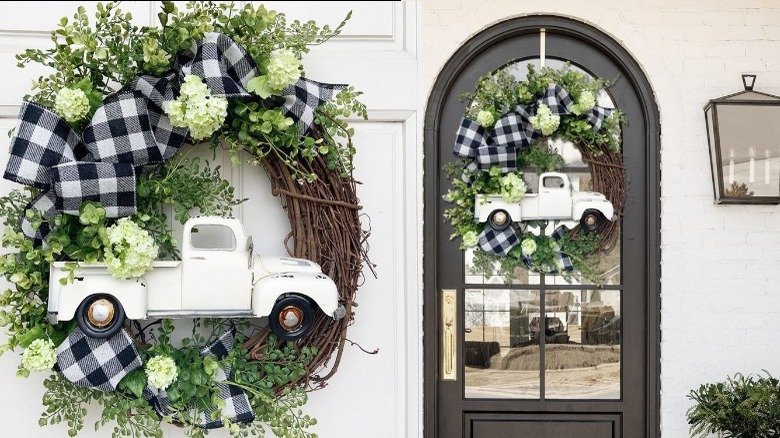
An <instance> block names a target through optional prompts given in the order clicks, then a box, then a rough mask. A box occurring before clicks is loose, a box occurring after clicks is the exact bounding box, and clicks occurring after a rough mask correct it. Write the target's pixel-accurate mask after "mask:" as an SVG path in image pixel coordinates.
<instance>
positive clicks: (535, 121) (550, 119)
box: [529, 104, 561, 136]
mask: <svg viewBox="0 0 780 438" xmlns="http://www.w3.org/2000/svg"><path fill="white" fill-rule="evenodd" d="M529 120H530V122H531V125H533V127H534V129H539V130H541V131H542V135H545V136H546V135H550V134H552V133H553V132H555V130H556V129H558V125H560V123H561V116H559V115H558V114H553V113H552V111H551V110H550V107H549V106H547V105H545V104H541V105H539V108H538V109H537V110H536V115H535V116H533V117H531V118H530V119H529Z"/></svg>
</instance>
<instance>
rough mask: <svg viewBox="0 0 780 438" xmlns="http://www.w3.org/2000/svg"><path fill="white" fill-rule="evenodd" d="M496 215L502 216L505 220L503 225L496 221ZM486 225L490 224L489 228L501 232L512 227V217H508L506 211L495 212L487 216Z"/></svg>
mask: <svg viewBox="0 0 780 438" xmlns="http://www.w3.org/2000/svg"><path fill="white" fill-rule="evenodd" d="M498 214H503V215H504V217H505V218H506V219H505V220H504V222H503V223H500V221H499V222H497V221H496V215H498ZM488 224H490V227H491V228H493V229H494V230H496V231H503V230H506V229H507V228H509V226H510V225H512V217H511V216H509V213H508V212H507V211H506V210H496V211H494V212H492V213H490V216H488Z"/></svg>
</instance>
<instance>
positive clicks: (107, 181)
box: [3, 32, 345, 243]
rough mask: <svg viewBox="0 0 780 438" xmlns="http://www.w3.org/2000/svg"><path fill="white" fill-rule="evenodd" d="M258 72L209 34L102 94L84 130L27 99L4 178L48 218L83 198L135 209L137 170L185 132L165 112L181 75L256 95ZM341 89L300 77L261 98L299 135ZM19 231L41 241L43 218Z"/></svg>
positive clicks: (116, 213)
mask: <svg viewBox="0 0 780 438" xmlns="http://www.w3.org/2000/svg"><path fill="white" fill-rule="evenodd" d="M259 74H260V71H259V70H258V68H257V65H256V64H255V62H254V61H253V60H252V57H251V56H250V55H249V53H248V52H247V51H246V50H245V49H244V48H243V47H241V46H240V45H239V44H237V43H236V42H235V41H233V40H232V39H231V38H230V37H229V36H227V35H224V34H220V33H213V32H212V33H207V34H206V35H205V36H204V38H203V39H201V40H200V41H198V42H196V43H194V44H193V46H192V47H191V48H190V49H187V50H184V51H182V52H181V53H179V54H177V56H176V57H175V58H174V63H173V69H172V70H171V71H169V72H168V73H167V74H165V75H163V76H159V77H158V76H151V75H144V74H139V75H138V76H136V77H135V78H134V79H133V81H131V83H130V84H128V85H127V86H126V87H125V88H123V89H122V90H120V91H119V92H117V93H115V94H112V95H109V96H107V97H106V98H105V99H104V100H103V103H102V104H101V105H100V107H98V108H97V110H96V111H95V113H94V115H93V116H92V118H91V120H89V121H88V123H87V125H86V127H85V128H84V130H83V132H82V133H81V135H79V133H77V132H76V131H75V130H74V129H73V128H72V127H71V125H70V124H69V123H68V122H67V121H65V120H64V119H63V118H62V117H60V116H59V115H58V114H56V113H55V112H53V111H51V110H49V109H47V108H44V107H43V106H41V105H38V104H36V103H33V102H24V103H23V104H22V106H21V109H20V112H19V116H18V123H17V126H16V129H15V130H14V133H13V136H12V138H11V147H10V158H9V160H8V165H7V167H6V170H5V173H4V175H3V177H4V178H5V179H8V180H10V181H14V182H17V183H20V184H24V185H28V186H32V187H35V188H37V189H39V190H40V194H39V195H38V196H37V197H36V198H35V199H33V201H32V202H31V203H30V205H28V206H27V208H28V209H31V210H33V211H34V212H40V213H41V214H42V215H43V216H45V217H52V216H54V215H55V214H56V212H62V213H65V214H73V215H77V214H78V210H79V207H80V206H81V204H82V203H84V202H85V201H97V202H100V203H101V204H102V205H103V207H104V208H105V209H106V216H107V217H109V218H117V217H123V216H129V215H132V214H134V213H135V212H136V199H135V196H136V192H135V188H136V174H137V172H147V171H150V170H152V169H154V168H155V167H156V166H157V165H159V164H161V163H164V162H166V161H167V160H169V159H170V158H171V157H173V155H174V154H175V153H176V151H177V150H178V149H179V148H180V147H181V145H182V144H183V143H184V141H185V139H186V137H187V130H186V129H185V128H180V127H175V126H173V125H172V124H171V121H170V119H169V118H168V116H167V115H166V114H165V112H164V111H163V104H164V103H165V102H168V101H172V100H174V99H176V96H177V95H178V92H179V88H180V84H181V82H182V81H183V79H184V77H185V76H187V75H197V76H199V77H201V78H203V80H204V81H205V82H206V84H207V85H208V87H209V89H210V90H211V92H212V94H213V95H214V96H219V97H231V98H253V96H251V95H250V93H249V92H248V91H247V84H248V82H249V80H251V79H252V78H254V77H256V76H258V75H259ZM344 87H345V86H344V85H334V84H324V83H320V82H316V81H312V80H310V79H306V78H303V77H301V78H299V80H298V81H297V82H296V83H294V84H292V85H290V86H288V87H286V88H285V89H284V90H283V91H282V96H280V97H279V99H278V101H274V100H264V101H263V103H264V104H265V105H266V106H274V105H279V106H280V107H281V108H282V109H283V111H284V112H285V114H286V116H288V117H291V118H292V119H293V120H294V122H295V123H296V124H297V126H298V128H299V129H298V131H299V134H300V135H303V134H305V133H306V132H307V131H308V130H309V129H311V127H312V125H313V123H314V113H315V111H316V110H317V108H318V107H319V106H320V105H322V104H323V103H324V102H325V101H327V100H329V99H331V98H332V97H333V95H334V94H335V93H337V92H338V91H339V90H341V89H342V88H344ZM22 231H23V232H24V234H25V235H26V236H27V237H28V238H30V239H32V240H34V241H35V242H36V243H41V242H42V241H43V239H44V238H45V237H46V235H47V234H48V232H49V229H48V225H46V224H45V223H44V224H43V225H42V226H40V227H38V228H35V227H33V224H32V220H31V219H29V218H26V217H25V219H23V221H22Z"/></svg>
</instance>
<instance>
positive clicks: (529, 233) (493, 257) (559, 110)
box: [444, 64, 626, 284]
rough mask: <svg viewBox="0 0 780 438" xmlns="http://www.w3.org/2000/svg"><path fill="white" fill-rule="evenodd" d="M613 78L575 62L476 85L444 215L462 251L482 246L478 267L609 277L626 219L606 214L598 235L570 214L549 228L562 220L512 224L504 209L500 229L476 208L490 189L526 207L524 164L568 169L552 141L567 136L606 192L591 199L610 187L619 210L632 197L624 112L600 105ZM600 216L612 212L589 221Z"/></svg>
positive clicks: (609, 196) (450, 170) (499, 74)
mask: <svg viewBox="0 0 780 438" xmlns="http://www.w3.org/2000/svg"><path fill="white" fill-rule="evenodd" d="M609 85H610V84H609V83H608V82H607V81H605V80H603V79H600V78H592V77H590V76H589V75H587V74H585V73H584V72H582V71H579V70H577V69H574V68H572V67H571V65H569V64H566V65H564V66H563V67H562V68H559V69H553V68H550V67H543V68H542V69H541V70H536V69H535V68H534V67H533V65H531V64H529V66H528V74H527V77H526V78H525V80H519V79H517V78H516V77H515V75H514V74H513V73H512V72H511V71H510V70H509V69H501V70H498V71H496V72H495V73H492V74H489V75H486V76H484V77H482V78H480V79H479V81H478V83H477V86H476V91H475V92H473V93H466V94H464V95H463V96H462V97H463V99H465V100H468V101H469V105H468V107H467V110H466V114H465V115H464V117H463V118H462V120H461V124H460V128H459V130H458V133H457V139H456V142H455V148H454V152H455V155H457V156H459V157H462V159H459V160H456V161H454V162H452V163H450V164H449V165H447V166H446V167H445V174H446V175H447V177H448V178H450V179H451V182H452V188H451V189H450V190H449V191H448V193H447V194H446V195H444V199H445V200H446V201H449V202H450V203H451V204H452V206H451V207H450V208H449V209H447V210H446V211H445V213H444V217H445V219H447V220H448V221H449V222H450V223H451V224H452V227H453V229H454V230H455V232H454V233H453V234H452V238H456V237H460V238H461V248H462V249H473V251H474V262H473V263H474V268H475V269H476V270H477V271H480V272H482V273H484V274H485V275H492V274H493V273H495V272H496V270H498V272H499V273H500V274H501V275H504V276H505V279H506V281H511V279H512V278H513V273H514V270H515V269H518V268H519V269H529V270H531V271H535V272H544V273H560V274H562V275H563V276H564V277H565V278H567V279H571V278H572V277H573V276H574V275H576V274H579V275H581V276H582V277H585V278H587V279H588V280H590V281H593V282H595V283H597V284H598V283H599V282H600V281H601V280H602V277H603V272H601V271H600V268H599V258H600V255H601V254H603V253H606V252H608V251H609V250H610V249H611V248H612V247H613V246H614V245H615V243H616V242H617V237H618V234H619V228H618V227H619V221H617V220H614V221H610V220H603V224H600V226H599V227H598V230H597V231H596V232H586V231H595V230H594V229H589V230H586V229H585V228H588V226H587V225H588V224H586V226H585V227H583V226H582V225H576V226H574V225H572V224H571V221H570V223H568V224H561V225H560V226H554V227H550V226H549V225H556V224H555V223H554V222H553V221H552V220H550V221H548V220H529V221H521V220H517V218H515V220H516V221H515V223H506V222H512V220H511V219H510V220H509V221H507V216H511V215H507V214H506V211H503V210H500V213H501V214H502V216H501V217H500V218H501V220H503V221H505V222H504V223H503V224H501V225H503V227H501V226H497V225H496V223H495V222H492V223H491V220H488V221H483V222H480V221H478V220H475V211H479V209H480V208H481V207H482V206H483V205H484V204H485V203H486V202H487V201H486V200H485V199H487V198H486V196H493V197H494V198H495V199H497V200H498V201H499V202H506V203H507V204H504V205H512V204H514V205H520V203H522V202H523V199H524V198H526V197H528V193H531V190H532V188H531V187H530V186H529V184H528V182H527V181H526V180H525V179H524V178H525V177H524V174H523V172H522V170H525V169H534V170H535V171H536V172H537V173H540V172H547V171H554V170H560V169H561V168H562V167H563V165H564V160H563V157H562V156H561V155H560V154H559V153H558V151H557V150H556V149H555V147H553V145H554V144H555V140H559V139H561V140H568V141H571V142H572V144H573V145H574V146H575V147H576V148H577V150H578V151H579V152H580V154H581V155H582V160H583V161H584V162H585V163H587V164H588V167H589V169H590V173H591V176H592V184H593V187H592V188H593V190H594V191H595V192H600V193H589V194H587V197H590V198H592V199H593V200H594V202H596V201H598V200H599V199H600V198H601V197H602V194H603V196H605V197H606V200H604V201H603V202H604V203H606V201H609V202H610V203H611V207H610V209H611V208H612V206H613V207H614V212H615V213H616V214H617V215H619V214H620V212H621V211H622V207H623V202H624V201H625V197H626V188H625V174H624V166H623V157H622V154H621V123H623V122H624V115H623V113H622V112H621V111H620V110H617V109H614V108H609V107H604V106H600V105H599V104H598V103H597V97H598V96H599V93H601V92H604V90H606V89H607V88H608V87H609ZM558 180H560V179H558ZM562 187H563V186H562ZM533 190H534V191H535V189H533ZM531 196H538V195H531ZM475 209H476V210H475ZM584 217H585V216H583V218H584ZM573 219H575V220H579V218H573ZM601 219H611V218H600V217H598V216H596V215H591V216H590V218H589V219H587V220H589V221H590V220H593V221H598V220H601ZM583 220H585V219H583ZM583 223H584V222H583ZM550 228H554V229H553V230H551V229H550ZM590 228H596V227H590Z"/></svg>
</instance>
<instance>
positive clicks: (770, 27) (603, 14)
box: [420, 0, 780, 438]
mask: <svg viewBox="0 0 780 438" xmlns="http://www.w3.org/2000/svg"><path fill="white" fill-rule="evenodd" d="M778 8H780V1H777V0H710V1H695V2H693V1H687V0H623V1H615V0H592V1H588V2H583V1H580V0H558V1H555V2H550V1H547V0H525V1H522V2H519V1H511V0H496V1H474V0H424V1H423V2H422V33H423V35H422V39H421V41H422V57H421V59H422V65H421V84H420V89H421V90H430V89H431V87H432V85H433V81H434V80H435V78H436V75H437V74H438V72H439V70H440V69H441V68H442V66H443V65H444V64H445V63H446V61H447V60H448V59H449V57H450V56H451V55H452V53H453V52H454V51H455V50H456V49H457V48H458V47H459V46H460V45H461V44H462V43H463V42H465V41H466V40H467V39H468V38H469V37H471V36H472V35H474V34H476V33H478V32H479V31H480V30H482V29H484V28H485V27H487V26H489V25H491V24H493V23H495V22H498V21H501V20H504V19H506V18H509V17H514V16H518V15H525V14H531V13H548V14H560V15H565V16H569V17H572V18H575V19H577V20H581V21H584V22H586V23H590V24H592V25H594V26H596V27H598V28H600V29H602V30H603V31H605V32H606V33H607V34H610V35H612V36H613V37H614V38H615V39H616V40H617V41H619V42H621V43H622V44H623V45H624V46H625V47H626V48H627V49H628V51H629V52H630V53H632V54H633V56H634V57H635V58H636V60H637V61H638V62H639V63H640V64H641V65H642V68H643V69H644V71H645V73H646V74H647V76H648V78H649V79H650V82H651V83H652V85H653V88H654V92H655V95H656V100H657V102H658V104H659V108H660V113H661V125H662V132H663V135H662V138H661V148H662V150H661V157H662V158H661V166H662V180H661V184H662V191H661V203H662V221H661V228H662V230H661V231H662V246H661V249H662V279H661V281H662V292H661V294H662V314H661V320H662V323H661V324H662V330H663V332H662V333H663V334H662V339H663V340H662V344H661V351H662V367H661V369H662V370H661V374H662V375H661V382H662V389H661V428H662V436H663V437H664V438H682V437H688V436H689V433H688V425H687V423H686V420H685V414H684V413H685V411H686V410H687V408H688V407H689V406H690V404H691V402H690V401H689V400H688V399H687V397H686V395H687V393H688V392H689V391H690V390H691V389H693V388H696V387H698V385H699V384H701V383H702V382H708V381H715V380H722V379H723V378H725V376H726V375H727V374H733V373H735V372H737V371H740V372H744V373H751V372H752V373H756V372H760V371H761V370H767V371H769V372H771V373H773V374H774V375H777V376H780V352H778V349H777V348H776V347H775V346H776V345H777V342H778V341H780V291H779V290H778V288H777V286H776V285H777V284H780V269H778V266H779V265H778V259H780V207H777V206H716V205H713V203H712V188H711V187H712V186H711V181H710V178H711V176H710V169H709V167H708V166H709V165H708V160H709V156H708V152H707V134H706V132H705V126H704V117H703V113H702V107H703V106H704V104H705V103H706V102H707V101H708V100H709V99H711V98H713V97H718V96H722V95H725V94H728V93H733V92H736V91H739V90H740V89H741V87H742V83H741V80H740V74H742V73H756V74H758V81H757V85H756V88H757V89H759V90H761V91H764V92H768V93H772V94H780V19H778V17H779V16H780V15H778V14H779V13H780V11H779V9H778ZM778 142H780V139H778Z"/></svg>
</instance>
